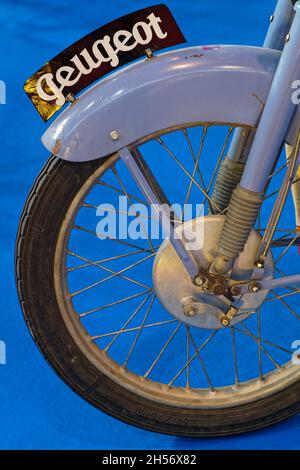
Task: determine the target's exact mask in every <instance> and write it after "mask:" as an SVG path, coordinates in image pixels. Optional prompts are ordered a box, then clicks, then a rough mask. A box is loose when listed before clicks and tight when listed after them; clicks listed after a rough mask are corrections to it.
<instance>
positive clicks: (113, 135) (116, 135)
mask: <svg viewBox="0 0 300 470" xmlns="http://www.w3.org/2000/svg"><path fill="white" fill-rule="evenodd" d="M110 138H111V140H115V141H116V140H119V139H120V132H118V131H111V133H110Z"/></svg>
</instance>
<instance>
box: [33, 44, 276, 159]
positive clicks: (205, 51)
mask: <svg viewBox="0 0 300 470" xmlns="http://www.w3.org/2000/svg"><path fill="white" fill-rule="evenodd" d="M280 54H281V53H280V52H279V51H275V50H270V49H262V48H258V47H246V46H209V47H208V46H207V47H193V48H186V49H180V50H175V51H172V52H167V53H164V54H160V55H158V56H157V57H156V58H155V59H153V60H148V61H147V60H143V61H140V62H137V63H135V64H133V65H130V66H129V67H126V68H123V69H121V70H120V71H118V72H116V73H114V74H112V75H109V76H108V77H106V78H105V79H104V80H102V81H100V82H98V83H96V84H95V85H94V86H93V87H92V88H90V89H89V90H87V91H86V92H84V93H83V94H82V95H81V96H80V97H79V98H78V99H77V101H76V102H75V103H73V104H72V105H70V106H69V107H68V108H67V109H66V110H65V111H64V112H63V113H62V114H61V115H60V116H59V117H58V118H57V119H56V120H55V121H54V122H53V123H52V124H51V126H50V127H49V128H48V130H47V131H46V132H45V134H44V135H43V137H42V141H43V143H44V145H45V146H46V148H47V149H48V150H50V151H51V152H52V153H54V154H55V155H57V156H58V157H60V158H62V159H65V160H69V161H77V162H82V161H87V160H93V159H96V158H99V157H104V156H106V155H109V154H111V153H114V152H116V151H118V150H120V149H121V148H123V147H125V146H128V145H129V144H131V143H133V142H136V141H138V140H140V139H141V138H143V137H145V136H148V135H151V134H152V133H154V132H156V131H158V130H162V129H168V128H172V127H174V126H180V125H182V124H187V125H189V124H193V123H199V122H205V123H216V122H220V123H222V122H226V123H232V124H241V125H245V126H252V127H255V126H256V125H257V123H258V120H259V117H260V115H261V112H262V109H263V104H264V102H265V100H266V98H267V95H268V92H269V89H270V86H271V83H272V79H273V76H274V73H275V71H276V68H277V65H278V61H279V58H280ZM112 131H117V134H115V135H116V136H118V135H119V139H118V140H113V139H112V137H111V132H112Z"/></svg>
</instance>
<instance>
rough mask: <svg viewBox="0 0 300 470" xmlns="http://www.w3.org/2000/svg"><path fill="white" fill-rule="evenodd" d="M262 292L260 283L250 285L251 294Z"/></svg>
mask: <svg viewBox="0 0 300 470" xmlns="http://www.w3.org/2000/svg"><path fill="white" fill-rule="evenodd" d="M260 290H261V285H260V284H259V283H258V282H251V284H250V285H249V292H251V294H256V293H257V292H259V291H260Z"/></svg>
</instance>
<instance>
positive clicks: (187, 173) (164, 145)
mask: <svg viewBox="0 0 300 470" xmlns="http://www.w3.org/2000/svg"><path fill="white" fill-rule="evenodd" d="M156 140H157V142H158V143H159V144H160V145H162V146H163V148H164V149H165V151H166V152H167V153H168V154H169V155H170V157H171V158H172V159H173V160H174V161H175V162H176V163H177V164H178V166H179V167H180V168H181V169H182V171H183V172H184V173H185V174H186V175H187V176H188V177H189V178H190V179H191V181H192V182H193V183H194V185H195V186H197V188H198V189H199V190H200V191H201V193H202V194H204V196H205V197H206V198H207V199H208V200H209V201H210V203H211V204H212V205H213V206H214V207H215V208H216V209H217V211H218V212H219V213H222V214H223V213H224V211H221V209H220V208H219V207H218V206H217V205H216V203H215V202H214V201H213V199H211V198H210V197H209V195H208V194H206V193H205V191H204V189H203V188H201V186H200V184H199V183H198V182H197V181H196V180H195V178H193V177H192V175H191V174H190V173H189V172H188V171H187V170H186V168H185V167H184V166H183V165H182V163H180V161H179V160H178V158H176V157H175V155H174V154H173V153H172V152H171V150H170V149H169V148H168V147H167V146H166V144H165V143H164V142H163V140H162V139H161V138H160V137H159V138H157V139H156Z"/></svg>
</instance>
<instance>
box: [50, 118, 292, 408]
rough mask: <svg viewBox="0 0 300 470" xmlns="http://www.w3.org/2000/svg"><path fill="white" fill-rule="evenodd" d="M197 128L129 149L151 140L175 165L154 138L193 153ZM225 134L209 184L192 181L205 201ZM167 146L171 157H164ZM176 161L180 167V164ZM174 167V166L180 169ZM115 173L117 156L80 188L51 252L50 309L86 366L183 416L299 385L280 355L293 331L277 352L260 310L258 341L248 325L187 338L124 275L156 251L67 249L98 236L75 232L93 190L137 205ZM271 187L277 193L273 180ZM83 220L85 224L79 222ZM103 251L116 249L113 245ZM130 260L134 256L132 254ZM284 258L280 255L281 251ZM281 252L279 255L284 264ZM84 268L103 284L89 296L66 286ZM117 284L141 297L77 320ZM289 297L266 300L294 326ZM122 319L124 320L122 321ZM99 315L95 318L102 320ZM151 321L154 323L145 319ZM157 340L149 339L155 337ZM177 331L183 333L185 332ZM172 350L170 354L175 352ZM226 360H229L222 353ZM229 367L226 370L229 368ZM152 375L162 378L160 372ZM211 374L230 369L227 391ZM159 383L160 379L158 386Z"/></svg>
mask: <svg viewBox="0 0 300 470" xmlns="http://www.w3.org/2000/svg"><path fill="white" fill-rule="evenodd" d="M197 128H198V126H197V127H195V128H194V129H189V130H188V129H187V126H183V128H182V129H176V130H174V131H171V130H168V131H167V132H166V131H165V132H162V133H158V134H157V135H154V136H153V135H152V136H150V137H149V138H148V139H147V138H144V139H143V141H141V142H138V143H136V144H135V146H139V149H141V145H142V146H144V145H147V144H149V143H152V142H153V141H155V142H156V143H157V144H159V145H160V148H163V149H164V151H166V153H168V154H169V156H170V157H171V159H172V160H173V161H174V159H173V157H172V155H170V151H168V150H169V147H167V145H166V144H165V142H164V141H163V144H164V145H162V143H161V142H160V140H161V136H162V135H163V134H167V137H171V136H172V135H173V136H174V133H181V134H182V135H183V136H184V140H185V142H186V144H187V147H188V149H189V151H190V152H191V148H193V142H192V137H191V136H190V134H189V133H191V132H195V133H196V129H197ZM212 129H213V130H215V126H212V125H210V126H208V125H206V124H205V125H203V126H201V134H200V135H201V138H200V145H199V150H201V151H200V154H199V152H198V154H197V156H196V160H197V161H200V158H201V157H202V152H203V149H204V145H205V142H206V140H205V139H206V138H207V135H208V130H209V131H210V132H211V130H212ZM222 129H223V126H222ZM232 133H233V127H232V126H230V127H229V129H226V132H225V131H224V138H223V140H222V145H221V146H220V151H219V153H217V155H216V158H215V160H216V166H215V167H214V168H213V169H212V172H211V173H212V174H211V175H210V178H209V182H208V183H205V182H204V178H203V176H202V175H201V174H198V177H199V181H200V183H203V187H205V192H206V190H207V192H208V193H210V192H211V190H212V189H213V182H214V179H215V176H216V173H217V169H218V166H219V164H220V163H221V161H222V159H223V158H224V156H225V154H226V149H227V148H228V145H229V142H230V138H231V136H232ZM203 137H204V138H203ZM157 139H158V140H157ZM166 147H167V148H168V150H166ZM172 153H173V152H172ZM195 155H196V154H195V153H194V156H195ZM173 156H174V154H173ZM176 160H178V159H177V157H176ZM176 160H175V163H177V164H178V162H177V161H176ZM178 161H180V160H178ZM193 163H194V165H193V167H192V171H190V172H188V173H189V174H190V175H191V174H192V175H194V173H195V174H196V172H197V168H198V167H196V165H195V163H196V162H195V158H193ZM120 164H121V162H119V160H118V157H117V155H115V156H112V157H110V158H109V159H108V160H107V161H106V162H105V163H104V165H103V166H101V167H100V168H99V169H98V170H97V171H96V172H95V173H94V174H93V175H92V176H91V177H90V178H89V179H88V180H87V181H86V183H85V184H84V185H83V187H82V188H81V191H80V192H79V193H78V194H77V196H76V197H75V199H74V200H73V202H72V204H71V206H70V208H69V210H68V213H67V215H66V217H65V219H64V222H63V224H62V227H61V230H60V234H59V237H58V241H57V246H56V253H55V262H54V280H55V290H56V296H57V301H58V304H59V307H60V310H61V313H62V316H63V319H64V321H65V324H66V326H67V328H68V329H69V330H70V332H71V334H72V336H73V338H74V339H75V341H76V343H77V344H78V346H79V347H80V348H81V350H82V351H83V352H84V354H85V355H86V356H87V358H88V359H89V360H90V361H91V362H92V363H93V364H94V365H95V366H96V367H97V368H98V369H99V370H100V371H101V372H102V373H104V374H105V375H107V376H108V377H110V378H111V379H112V380H114V381H115V382H116V383H118V384H119V385H121V386H122V387H124V388H126V389H128V390H130V391H131V392H132V393H135V394H138V395H140V396H143V397H145V398H148V399H150V400H153V401H157V402H159V403H165V404H172V405H175V406H178V407H182V408H191V407H192V408H212V409H213V408H223V407H228V406H235V405H238V404H242V403H249V402H252V401H254V400H257V399H260V398H263V397H265V396H268V395H271V394H274V393H276V392H277V391H280V390H282V389H284V388H286V387H287V386H289V385H291V384H293V383H295V382H296V381H297V380H299V378H300V377H299V375H300V371H299V366H298V365H297V364H295V363H294V362H292V361H291V356H292V354H293V352H294V351H293V350H292V349H291V346H290V347H289V348H288V347H287V346H286V344H288V343H287V342H288V341H290V345H291V344H292V343H294V342H295V341H297V339H298V338H297V335H296V334H295V331H294V332H293V334H292V336H291V338H290V340H287V338H286V342H285V345H284V346H282V345H281V344H280V343H279V344H277V343H276V342H274V341H272V339H269V338H266V336H265V335H264V336H263V335H262V333H261V330H262V308H260V309H258V312H257V313H256V315H255V317H256V328H257V330H256V333H254V332H253V322H252V325H251V327H249V326H248V325H247V323H246V322H245V324H242V326H241V327H239V328H238V327H234V328H230V329H228V330H226V331H225V330H223V331H221V332H217V331H207V332H206V334H205V335H203V332H201V333H202V334H201V335H200V334H199V332H198V333H197V334H196V333H195V332H194V331H193V329H191V328H189V327H188V328H187V327H186V326H185V325H184V324H183V323H181V322H179V321H176V320H175V319H174V318H171V317H170V315H169V314H167V313H166V312H165V314H164V315H163V314H162V312H161V310H162V307H161V306H159V305H158V300H157V298H155V294H154V292H153V291H152V290H151V289H152V287H151V285H150V284H147V283H146V282H144V281H143V280H141V279H140V278H135V277H134V276H132V275H131V274H130V273H132V271H134V270H136V269H138V272H140V271H139V268H140V267H141V266H145V264H146V263H148V264H150V263H152V262H153V259H154V255H153V252H152V250H153V249H155V248H157V247H155V246H154V244H153V243H152V242H151V240H145V244H144V245H143V247H141V245H139V244H137V243H136V242H132V241H129V242H128V241H126V240H125V241H124V240H119V242H118V246H119V248H120V247H122V249H123V253H122V254H121V252H120V251H117V252H113V251H112V252H108V251H107V248H105V249H104V252H106V256H104V257H100V259H101V262H99V261H98V260H97V258H95V256H94V257H90V256H88V255H87V254H79V253H78V252H76V251H74V250H73V249H71V248H70V243H72V242H73V241H74V240H72V236H73V231H74V230H75V231H76V233H77V235H78V234H80V235H83V234H84V235H85V236H88V237H92V236H94V237H95V233H93V230H92V229H91V228H86V227H82V226H81V225H80V223H81V222H80V216H81V214H80V211H81V210H82V209H84V210H85V211H91V210H92V209H94V210H96V207H97V206H95V205H94V204H93V203H91V202H90V201H88V198H89V197H91V194H92V191H93V190H94V189H95V185H96V186H97V187H101V189H102V190H105V191H107V196H106V195H105V196H103V197H104V198H105V197H109V196H108V194H110V192H111V191H113V192H115V193H116V194H122V193H123V194H124V195H125V196H126V198H127V200H128V201H132V200H136V201H137V202H139V201H141V200H142V199H141V198H140V197H137V196H133V194H132V192H133V191H132V190H131V188H130V189H128V186H127V184H128V181H127V179H125V180H124V179H123V177H122V175H121V174H120V173H119V165H120ZM178 167H179V168H180V170H182V168H181V167H180V165H178ZM112 168H113V170H112V171H110V173H112V175H111V178H112V177H113V178H114V181H115V183H114V184H112V181H111V180H109V181H104V180H105V178H104V176H105V175H107V173H108V171H109V170H111V169H112ZM280 168H281V170H283V169H284V165H281V167H280V166H279V170H280ZM281 170H280V171H281ZM280 171H278V170H277V173H276V172H274V176H276V177H279V175H280ZM183 173H184V172H183ZM185 176H186V174H185ZM124 181H125V183H124ZM117 183H118V184H117ZM200 183H199V184H200ZM274 184H276V181H275V182H274ZM277 184H278V181H277ZM98 189H99V188H98ZM185 189H186V190H185V199H184V203H185V204H186V203H187V201H189V199H190V198H192V196H191V195H192V190H193V189H195V188H194V186H193V184H191V180H189V181H188V185H187V188H185ZM197 189H199V188H197ZM202 189H203V188H202ZM135 194H136V193H135ZM272 196H273V197H274V196H275V191H274V190H273V188H272V186H271V185H270V189H269V194H268V195H267V196H266V198H265V200H266V201H270V205H271V201H272ZM95 197H96V196H95ZM205 199H206V204H207V205H208V204H209V202H210V199H209V196H208V197H206V198H205ZM102 200H103V199H102ZM104 200H105V199H104ZM107 200H108V199H107ZM268 209H269V208H268V207H267V209H266V210H268ZM86 217H89V216H86ZM262 218H263V214H262V215H261V216H260V217H259V220H258V227H257V229H258V230H260V231H261V232H263V230H264V229H263V228H262V227H261V225H260V221H261V219H262ZM78 220H79V222H78ZM83 220H85V219H84V218H83ZM142 225H143V224H141V226H142ZM281 230H287V229H282V228H280V229H279V230H278V231H277V232H276V236H277V237H278V238H279V239H281V238H282V237H286V236H287V235H289V234H290V233H291V232H292V230H291V229H290V230H288V231H287V232H285V233H284V235H282V234H281V232H280V231H281ZM278 234H279V235H278ZM95 238H96V237H95ZM97 241H98V242H99V244H100V243H102V242H104V240H102V241H99V240H97ZM106 242H108V240H105V242H104V243H106ZM109 242H110V243H114V244H116V241H109ZM76 243H77V242H76ZM81 243H85V244H86V243H87V238H85V240H84V241H83V242H82V240H81ZM147 245H148V246H147ZM76 246H77V245H76ZM292 249H293V248H292ZM288 251H289V250H287V251H286V252H285V253H284V255H283V256H282V257H281V259H283V257H284V256H286V255H287V253H288ZM97 252H98V247H97ZM134 252H135V254H132V253H134ZM282 252H284V249H283V250H282ZM282 252H281V254H280V255H279V256H281V255H282ZM129 253H131V254H129ZM141 256H143V258H141ZM70 258H72V259H73V261H74V260H76V263H75V264H74V263H73V264H70ZM128 259H129V260H131V259H132V260H135V261H131V263H129V264H127V266H126V267H125V268H124V265H123V266H121V267H120V268H118V269H117V268H115V267H114V266H116V265H115V264H113V265H112V264H110V263H119V262H120V260H123V261H124V260H128ZM142 259H144V261H143V262H142V261H141V260H142ZM277 259H278V257H277ZM128 266H131V267H130V269H128ZM99 267H100V269H99ZM88 269H93V270H94V272H96V273H97V272H98V271H99V272H100V274H101V273H102V274H104V276H102V278H101V279H100V280H95V281H93V282H90V284H89V285H90V286H92V287H89V288H88V289H87V288H86V287H88V286H89V285H85V286H84V285H83V284H84V283H83V284H82V285H81V286H80V287H79V288H76V289H75V288H74V287H73V285H74V284H75V281H70V279H69V276H70V274H71V275H72V276H73V277H74V273H75V277H76V276H77V280H78V279H79V280H81V276H78V273H82V272H83V271H86V270H88ZM276 270H277V272H278V273H280V272H282V270H281V269H280V268H279V267H278V266H276ZM120 271H121V273H120ZM145 271H146V269H145ZM148 271H149V269H148ZM115 273H118V275H117V276H116V275H115ZM104 279H105V280H104ZM116 279H118V281H120V280H121V281H122V282H125V283H127V284H128V283H129V284H128V285H130V287H133V286H134V288H138V290H137V289H135V291H132V292H129V290H128V294H127V296H123V297H122V296H120V295H119V296H118V295H117V298H116V299H115V300H113V301H112V302H107V303H106V305H101V307H96V306H93V308H88V309H87V310H84V311H81V312H80V313H78V308H79V304H80V302H79V304H78V305H77V304H76V302H77V299H76V297H82V298H83V297H84V296H86V295H87V293H90V291H93V292H94V298H93V302H95V298H96V297H97V295H98V294H97V295H96V294H95V292H96V291H99V296H101V295H103V292H104V293H107V291H108V290H109V287H108V284H109V282H112V280H113V281H116ZM72 288H73V289H72ZM100 288H102V289H103V288H104V290H102V292H101V291H100V290H99V289H100ZM74 289H75V290H74ZM125 290H126V289H125V288H124V287H122V288H121V289H120V290H119V289H118V287H116V286H114V287H113V288H112V291H114V292H123V291H125ZM70 291H71V292H70ZM296 293H298V292H295V290H294V291H291V290H289V291H286V290H285V291H284V292H283V293H281V292H280V293H279V294H278V293H276V292H275V293H273V294H272V295H273V300H275V299H276V301H277V303H279V304H280V305H281V306H283V307H284V310H285V311H286V310H287V311H289V312H290V314H291V316H292V317H293V318H296V319H297V321H298V323H299V325H300V317H299V318H298V314H297V313H296V312H295V311H294V308H293V307H292V306H291V305H290V304H287V301H286V297H287V298H289V297H291V298H292V296H295V294H296ZM272 295H271V296H269V297H268V299H267V301H266V303H269V304H270V305H271V303H272ZM270 297H271V299H270ZM295 297H296V296H295ZM121 299H123V302H120V300H121ZM82 302H83V301H82ZM124 305H125V306H126V309H125V308H124ZM120 306H122V314H120V310H119V309H120ZM154 307H155V308H156V309H157V310H159V312H160V314H159V315H158V314H157V315H156V316H154V317H153V310H154ZM116 309H117V310H116ZM125 310H126V312H125V313H124V311H125ZM269 310H270V309H269ZM271 310H272V309H271ZM108 312H110V317H113V316H114V315H115V318H116V319H117V325H118V327H117V326H116V327H115V329H112V326H113V323H112V321H113V320H114V317H113V320H109V321H107V317H104V316H103V313H104V314H108ZM111 312H113V313H111ZM116 312H117V314H116ZM269 314H270V312H268V315H269ZM263 315H264V317H263V320H264V322H266V318H265V317H266V316H267V314H263ZM99 316H101V317H102V318H99ZM151 316H152V318H153V319H152V320H151ZM92 317H94V318H95V317H98V320H97V321H96V320H92V321H90V319H91V318H92ZM119 317H120V318H119ZM150 320H151V321H150ZM278 321H279V320H278ZM272 325H273V326H272V328H273V329H275V325H274V323H273V324H272ZM291 327H292V326H291ZM92 328H94V331H96V330H97V329H98V332H96V333H95V332H94V333H92V332H91V331H92ZM109 328H110V330H109ZM276 328H278V326H276ZM158 330H160V333H159V334H158V333H157V331H158ZM163 330H165V332H164V333H162V331H163ZM154 331H156V332H155V333H154ZM183 331H184V334H183V333H182V332H183ZM146 332H147V333H148V332H151V334H150V335H148V337H147V340H146V335H145V333H146ZM273 333H274V332H273ZM225 334H226V335H227V337H226V339H225V336H224V335H225ZM220 335H223V337H222V338H220ZM125 336H126V337H127V338H129V337H130V340H129V339H128V340H127V341H125V342H124V341H123V343H122V345H120V346H119V347H120V360H118V358H117V354H118V353H117V351H116V349H117V348H116V346H117V344H118V343H119V344H121V342H120V340H123V338H124V337H125ZM273 336H274V335H273ZM238 337H239V338H238ZM241 337H242V338H243V341H241V339H240V338H241ZM299 338H300V332H299ZM184 339H185V340H184ZM246 339H247V340H249V341H248V342H249V344H248V345H247V347H248V349H249V350H251V351H253V350H254V349H255V350H256V356H255V364H253V362H252V364H251V366H252V367H253V370H254V369H255V368H256V370H257V376H255V375H254V373H252V375H253V377H251V374H248V375H249V377H247V380H243V377H244V376H247V374H245V373H241V370H240V369H241V367H240V366H241V363H243V366H244V367H245V364H246V365H247V367H249V366H250V365H249V363H248V364H247V361H249V357H250V356H251V354H250V353H248V354H246V351H244V353H241V351H240V348H244V347H245V344H246V341H245V340H246ZM179 341H181V348H180V351H181V354H182V355H181V356H180V355H178V343H179ZM250 343H252V348H251V347H250ZM175 344H176V345H177V352H176V348H175ZM138 345H139V354H140V358H139V359H136V358H135V359H134V360H133V357H134V355H135V354H136V353H137V346H138ZM149 345H151V347H152V348H153V349H154V347H156V353H155V355H152V353H151V351H150V347H149ZM253 345H254V346H255V348H254V346H253ZM171 346H173V353H171V352H170V348H171ZM217 346H218V347H219V349H221V352H220V351H217V350H216V349H217ZM174 348H175V352H174ZM222 350H223V353H222ZM224 351H225V353H226V354H224ZM274 351H276V353H277V354H274ZM278 351H280V357H282V354H285V357H288V355H289V360H288V361H286V362H283V360H282V363H281V362H280V361H279V357H277V356H278ZM145 354H146V355H147V356H149V358H148V357H147V359H149V360H148V361H147V360H145ZM166 355H167V359H166ZM207 355H208V356H209V359H207V357H206V356H207ZM178 356H180V358H181V362H180V361H178V364H177V365H176V367H175V366H174V361H175V358H176V359H177V358H178ZM224 356H226V357H227V356H228V360H227V366H226V367H227V368H225V369H224ZM183 357H184V359H183ZM226 357H225V363H226ZM139 362H140V363H141V364H142V363H143V362H145V364H146V365H145V367H144V369H145V370H144V373H140V372H139V370H141V369H139V364H138V363H139ZM228 362H230V363H231V366H230V367H229V364H228ZM266 362H268V364H269V366H267V365H266ZM196 364H197V365H196ZM216 365H217V366H216ZM159 366H160V369H162V370H163V372H158V370H159ZM215 367H217V369H218V370H219V369H220V370H221V369H223V370H224V372H225V373H226V371H228V370H229V369H231V374H232V383H231V384H230V385H228V384H227V383H226V381H225V382H224V381H223V382H222V380H224V379H221V377H220V380H219V383H218V384H216V383H215V376H217V375H218V374H216V373H212V372H211V369H212V368H215ZM192 375H193V377H192ZM212 375H213V378H212ZM194 376H195V377H196V378H195V377H194ZM170 377H171V378H170ZM158 378H159V379H160V380H158ZM197 384H199V386H197Z"/></svg>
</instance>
